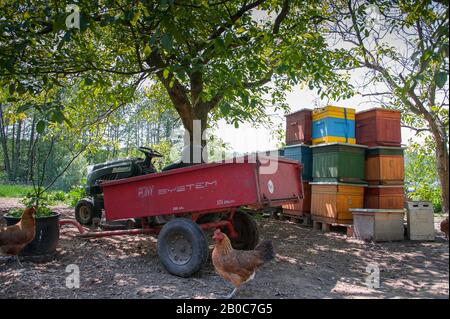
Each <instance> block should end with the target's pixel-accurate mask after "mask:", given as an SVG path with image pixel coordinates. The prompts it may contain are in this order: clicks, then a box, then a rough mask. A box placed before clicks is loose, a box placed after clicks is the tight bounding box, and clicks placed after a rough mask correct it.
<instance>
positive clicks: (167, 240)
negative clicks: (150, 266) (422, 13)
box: [157, 218, 209, 277]
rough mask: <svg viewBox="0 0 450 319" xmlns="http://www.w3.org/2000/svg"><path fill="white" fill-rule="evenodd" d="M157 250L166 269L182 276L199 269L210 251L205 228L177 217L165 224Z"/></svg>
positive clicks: (159, 237)
mask: <svg viewBox="0 0 450 319" xmlns="http://www.w3.org/2000/svg"><path fill="white" fill-rule="evenodd" d="M157 250H158V256H159V259H160V261H161V263H162V264H163V266H164V267H165V268H166V270H167V271H168V272H169V273H171V274H172V275H176V276H180V277H189V276H191V275H192V274H194V273H196V272H197V271H199V270H200V268H202V266H203V264H204V263H205V262H206V260H207V259H208V252H209V251H208V242H207V240H206V237H205V234H204V233H203V230H202V229H201V228H200V227H199V226H198V225H197V224H196V223H194V222H193V221H192V220H190V219H187V218H175V219H173V220H171V221H169V222H168V223H167V224H165V225H164V226H163V228H162V229H161V232H160V233H159V236H158V248H157Z"/></svg>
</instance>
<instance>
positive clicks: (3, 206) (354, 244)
mask: <svg viewBox="0 0 450 319" xmlns="http://www.w3.org/2000/svg"><path fill="white" fill-rule="evenodd" d="M17 206H18V203H17V200H15V199H3V198H1V199H0V216H1V215H2V214H4V213H5V212H6V211H7V210H8V209H10V208H12V207H17ZM55 210H56V211H59V212H61V213H62V214H63V216H64V218H73V212H72V210H71V209H68V208H66V207H63V206H61V207H56V208H55ZM2 222H3V221H1V222H0V223H2ZM439 222H440V221H439V220H437V221H436V228H437V229H438V223H439ZM258 224H259V228H260V234H261V239H272V240H273V242H274V246H275V250H276V252H277V256H276V258H275V260H274V261H272V262H270V263H269V264H267V265H265V266H264V267H263V268H261V269H260V270H259V271H258V272H257V274H256V278H255V279H254V280H253V281H251V282H249V283H248V284H246V285H244V286H243V287H242V290H241V291H240V292H238V294H237V295H236V297H235V298H448V297H449V275H448V273H449V247H448V241H446V240H445V239H444V238H443V234H442V233H437V236H438V237H437V238H436V241H435V242H411V241H403V242H392V243H364V242H360V241H357V240H355V239H350V238H347V237H346V235H345V234H344V233H343V232H330V233H322V232H321V231H317V230H313V229H312V228H310V227H305V226H300V225H298V224H295V223H291V222H287V221H278V220H272V219H263V220H261V221H258ZM76 233H77V232H76V230H75V229H74V228H70V227H67V228H66V226H64V228H63V229H62V231H61V239H60V242H59V246H58V251H57V254H56V256H55V258H53V259H52V260H51V261H48V262H45V263H33V262H30V261H22V264H23V268H22V267H20V266H19V264H18V263H17V261H16V260H15V259H13V258H11V257H3V256H0V298H159V299H161V298H216V297H217V296H219V295H224V294H227V293H229V292H230V291H231V289H232V287H231V285H230V284H229V283H227V282H225V281H224V280H223V279H221V278H220V277H219V276H218V275H217V274H216V273H215V271H214V268H213V266H212V264H211V262H210V261H208V263H207V265H206V266H205V267H204V268H203V269H202V270H201V271H200V272H199V273H198V274H196V275H195V276H194V277H191V278H179V277H175V276H172V275H170V274H169V273H167V272H166V271H165V269H164V268H163V266H162V265H161V264H160V262H159V260H158V256H157V253H156V238H154V237H148V236H122V237H114V238H102V239H89V240H86V239H81V238H77V237H76ZM208 237H210V236H208ZM212 244H213V243H212V242H211V246H210V248H211V249H212ZM70 264H76V265H77V266H78V267H79V269H80V288H78V289H76V288H73V289H70V288H66V277H67V276H68V275H69V273H67V272H66V267H67V266H68V265H70ZM369 264H376V265H378V267H379V270H380V287H379V288H368V287H366V278H367V276H368V273H367V272H366V267H367V266H368V265H369Z"/></svg>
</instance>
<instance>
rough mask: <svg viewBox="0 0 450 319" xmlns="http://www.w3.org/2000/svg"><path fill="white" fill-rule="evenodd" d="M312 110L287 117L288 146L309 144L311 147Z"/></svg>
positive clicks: (302, 110)
mask: <svg viewBox="0 0 450 319" xmlns="http://www.w3.org/2000/svg"><path fill="white" fill-rule="evenodd" d="M311 123H312V110H310V109H301V110H300V111H297V112H294V113H291V114H288V115H286V145H293V144H300V143H303V144H308V145H311V143H312V138H311V132H312V128H311Z"/></svg>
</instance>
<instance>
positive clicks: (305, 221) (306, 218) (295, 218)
mask: <svg viewBox="0 0 450 319" xmlns="http://www.w3.org/2000/svg"><path fill="white" fill-rule="evenodd" d="M280 218H281V220H289V221H291V222H293V223H296V224H302V225H305V226H311V225H312V219H311V215H310V214H302V215H293V214H286V213H284V212H283V213H281V214H280Z"/></svg>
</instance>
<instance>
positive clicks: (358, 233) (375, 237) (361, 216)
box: [350, 208, 405, 241]
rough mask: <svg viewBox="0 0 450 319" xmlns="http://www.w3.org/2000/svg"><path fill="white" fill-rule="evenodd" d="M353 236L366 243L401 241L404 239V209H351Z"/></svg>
mask: <svg viewBox="0 0 450 319" xmlns="http://www.w3.org/2000/svg"><path fill="white" fill-rule="evenodd" d="M350 211H351V212H352V215H353V236H354V237H355V238H358V239H361V240H365V241H399V240H403V239H404V227H403V220H404V216H405V211H404V210H403V209H364V208H350Z"/></svg>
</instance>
